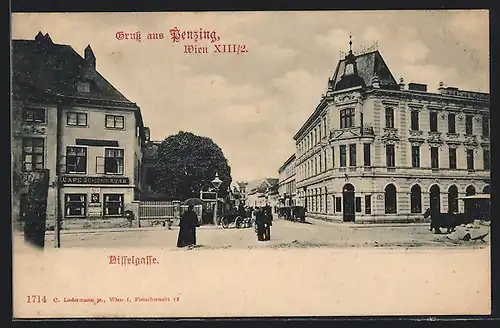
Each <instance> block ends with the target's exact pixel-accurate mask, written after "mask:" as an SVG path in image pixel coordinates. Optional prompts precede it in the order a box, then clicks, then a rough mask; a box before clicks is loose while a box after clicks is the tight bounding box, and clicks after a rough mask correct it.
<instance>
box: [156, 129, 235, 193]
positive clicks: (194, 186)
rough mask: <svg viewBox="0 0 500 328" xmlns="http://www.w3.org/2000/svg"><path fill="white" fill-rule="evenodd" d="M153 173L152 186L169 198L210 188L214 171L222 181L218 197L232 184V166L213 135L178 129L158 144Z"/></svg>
mask: <svg viewBox="0 0 500 328" xmlns="http://www.w3.org/2000/svg"><path fill="white" fill-rule="evenodd" d="M154 168H155V174H154V175H153V178H152V179H151V180H152V181H151V187H152V189H153V190H154V191H155V192H157V193H162V194H164V195H166V196H167V197H168V198H170V199H178V200H185V199H188V198H191V197H199V195H200V191H202V190H207V189H209V188H212V182H211V181H212V180H213V179H214V178H215V173H217V174H218V175H219V178H220V179H221V180H222V184H221V186H220V188H219V197H225V196H226V195H227V189H228V186H229V185H230V184H231V180H232V179H231V167H230V166H229V164H228V163H227V160H226V158H225V157H224V154H223V152H222V150H221V149H220V147H219V146H217V144H215V143H214V142H213V141H212V139H210V138H208V137H200V136H197V135H194V134H193V133H190V132H184V131H180V132H179V133H177V134H175V135H172V136H169V137H167V138H165V140H163V142H162V143H161V144H160V145H159V146H158V150H157V152H156V155H155V166H154Z"/></svg>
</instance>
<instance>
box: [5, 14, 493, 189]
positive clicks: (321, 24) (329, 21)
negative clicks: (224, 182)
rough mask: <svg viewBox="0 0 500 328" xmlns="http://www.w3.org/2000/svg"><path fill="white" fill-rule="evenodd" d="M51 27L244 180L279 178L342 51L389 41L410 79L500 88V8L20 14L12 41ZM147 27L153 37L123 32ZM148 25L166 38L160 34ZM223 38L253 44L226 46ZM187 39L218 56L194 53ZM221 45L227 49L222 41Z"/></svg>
mask: <svg viewBox="0 0 500 328" xmlns="http://www.w3.org/2000/svg"><path fill="white" fill-rule="evenodd" d="M175 27H177V28H178V29H179V30H180V31H181V32H182V31H189V30H195V31H199V30H200V29H202V30H203V31H208V32H212V31H215V33H216V35H217V36H218V38H220V39H219V41H217V42H216V43H211V41H210V40H198V41H197V42H195V41H194V40H186V39H185V40H180V41H179V42H173V41H172V39H171V38H170V30H171V29H173V28H175ZM38 31H42V33H44V34H45V33H49V35H50V37H51V38H52V41H53V42H54V43H57V44H69V45H71V46H72V47H73V49H75V51H77V52H78V53H79V54H80V55H82V56H83V51H84V49H85V47H86V46H87V45H89V44H90V45H91V47H92V49H93V50H94V54H95V56H96V67H97V70H98V71H99V72H100V73H101V75H103V76H104V77H105V78H106V79H107V80H108V81H109V82H110V83H111V84H113V85H114V86H115V87H116V88H117V89H118V90H119V91H120V92H121V93H123V95H124V96H125V97H127V98H128V99H129V100H130V101H132V102H134V103H136V104H137V105H138V106H139V107H140V108H141V111H142V116H143V120H144V123H145V125H146V126H148V127H150V129H151V138H152V139H153V140H163V139H164V138H165V137H167V136H169V135H172V134H176V133H177V132H179V131H190V132H192V133H194V134H197V135H201V136H207V137H210V138H212V140H213V141H214V142H215V143H217V144H218V145H219V146H220V147H221V148H222V150H223V152H224V155H225V156H226V158H227V160H228V162H229V165H230V166H231V170H232V178H233V181H241V180H247V181H248V180H254V179H259V178H262V177H278V169H279V167H280V166H281V165H282V164H283V163H284V161H285V160H286V159H287V158H289V157H290V156H291V155H292V154H293V153H294V151H295V143H294V140H293V136H294V134H295V133H296V132H297V131H298V130H299V128H300V127H301V126H302V124H304V122H305V121H306V120H307V118H308V117H309V116H310V115H311V113H312V112H313V111H314V109H315V108H316V106H317V105H318V103H319V101H320V99H321V95H322V94H323V93H325V91H326V88H327V82H328V78H329V77H331V76H332V75H333V72H334V70H335V68H336V65H337V63H338V61H339V59H340V52H341V51H344V52H345V51H347V50H348V49H349V45H348V42H349V35H352V41H353V48H354V50H356V49H359V48H360V47H367V46H371V45H373V44H374V43H375V42H378V49H379V51H380V53H381V54H382V57H383V58H384V60H385V62H386V64H387V65H388V67H389V69H390V70H391V72H392V74H393V76H394V77H395V78H396V79H397V80H398V81H399V78H400V77H403V78H404V81H405V83H406V84H408V83H410V82H415V83H424V84H427V85H428V91H430V92H435V91H436V89H437V87H438V83H439V82H440V81H442V82H444V84H445V86H454V87H458V88H460V89H462V90H471V91H481V92H489V71H490V68H489V13H488V11H451V10H446V11H445V10H443V11H313V12H311V11H307V12H306V11H304V12H191V13H179V12H177V13H44V14H42V13H34V14H31V13H30V14H27V13H22V14H20V13H15V14H13V15H12V38H13V39H34V37H35V35H36V34H37V33H38ZM137 31H139V32H140V33H141V41H140V42H139V41H136V40H131V39H129V40H118V39H117V37H116V35H117V32H124V33H135V32H137ZM148 33H163V39H156V40H148V39H147V38H146V37H147V34H148ZM214 44H221V45H222V44H236V45H238V44H239V45H245V49H246V50H247V52H245V53H240V54H235V53H227V52H226V53H216V52H215V47H214ZM186 45H197V46H202V47H207V50H208V53H205V54H193V53H191V54H189V53H184V47H185V46H186ZM219 48H220V46H219Z"/></svg>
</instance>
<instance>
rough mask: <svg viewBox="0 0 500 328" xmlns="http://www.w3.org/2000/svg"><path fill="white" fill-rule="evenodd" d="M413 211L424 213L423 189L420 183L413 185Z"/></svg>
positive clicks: (411, 197) (411, 196) (411, 198)
mask: <svg viewBox="0 0 500 328" xmlns="http://www.w3.org/2000/svg"><path fill="white" fill-rule="evenodd" d="M410 200H411V212H412V213H422V190H421V189H420V186H419V185H414V186H413V187H411V195H410Z"/></svg>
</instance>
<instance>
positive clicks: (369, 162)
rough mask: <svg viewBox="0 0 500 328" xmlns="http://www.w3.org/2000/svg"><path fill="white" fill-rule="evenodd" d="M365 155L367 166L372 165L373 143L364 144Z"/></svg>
mask: <svg viewBox="0 0 500 328" xmlns="http://www.w3.org/2000/svg"><path fill="white" fill-rule="evenodd" d="M363 155H364V161H365V166H371V165H372V156H371V144H364V145H363Z"/></svg>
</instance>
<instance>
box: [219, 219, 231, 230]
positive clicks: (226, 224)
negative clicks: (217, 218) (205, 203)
mask: <svg viewBox="0 0 500 328" xmlns="http://www.w3.org/2000/svg"><path fill="white" fill-rule="evenodd" d="M221 225H222V228H224V229H227V228H228V227H229V222H228V221H227V219H226V218H222V220H221Z"/></svg>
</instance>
